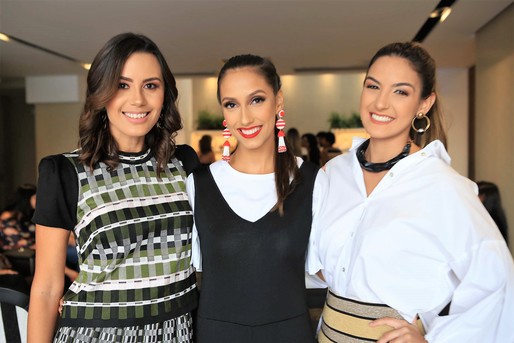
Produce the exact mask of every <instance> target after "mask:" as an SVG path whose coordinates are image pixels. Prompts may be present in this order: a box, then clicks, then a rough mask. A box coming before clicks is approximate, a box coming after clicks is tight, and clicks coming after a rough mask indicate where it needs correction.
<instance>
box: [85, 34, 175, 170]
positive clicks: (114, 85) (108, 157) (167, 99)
mask: <svg viewBox="0 0 514 343" xmlns="http://www.w3.org/2000/svg"><path fill="white" fill-rule="evenodd" d="M136 52H144V53H149V54H152V55H154V56H155V57H156V58H157V61H158V62H159V65H160V66H161V72H162V77H163V81H164V104H163V107H162V113H161V116H160V118H159V125H155V126H154V127H153V128H152V129H151V130H150V132H148V134H147V135H146V136H145V144H146V146H147V147H148V148H151V149H152V151H153V153H154V155H155V158H156V159H157V175H159V174H160V172H161V171H162V170H163V168H164V166H165V165H166V164H167V163H168V161H169V159H170V158H171V156H173V154H174V152H175V147H176V146H175V137H176V135H177V131H178V130H180V129H181V128H182V120H181V118H180V114H179V112H178V109H177V106H176V100H177V97H178V91H177V86H176V82H175V77H174V76H173V74H172V73H171V70H170V68H169V67H168V64H167V63H166V60H165V58H164V56H163V55H162V53H161V51H160V50H159V48H158V47H157V45H156V44H155V43H154V42H153V41H152V40H150V39H149V38H148V37H146V36H143V35H140V34H134V33H122V34H119V35H117V36H114V37H113V38H111V39H110V40H109V41H108V42H107V43H106V44H105V45H104V46H103V47H102V49H101V50H100V51H99V52H98V54H97V55H96V57H95V59H94V60H93V63H92V64H91V69H90V70H89V73H88V75H87V93H86V101H85V104H84V110H83V112H82V114H81V116H80V121H79V148H81V153H80V161H81V162H82V163H84V164H85V165H88V166H89V167H90V168H91V169H93V167H94V165H95V164H96V163H98V162H104V163H105V164H107V166H108V168H109V169H110V170H112V169H114V168H116V166H117V165H118V164H119V157H118V154H119V148H118V144H117V142H116V140H115V139H114V137H113V136H112V135H111V133H110V130H109V120H108V119H107V112H106V109H105V106H106V105H107V103H108V102H109V101H110V100H111V99H112V98H113V97H114V96H115V95H116V92H117V90H118V84H119V80H120V76H121V72H122V69H123V66H124V64H125V62H126V61H127V59H128V58H129V57H130V56H131V55H132V54H133V53H136Z"/></svg>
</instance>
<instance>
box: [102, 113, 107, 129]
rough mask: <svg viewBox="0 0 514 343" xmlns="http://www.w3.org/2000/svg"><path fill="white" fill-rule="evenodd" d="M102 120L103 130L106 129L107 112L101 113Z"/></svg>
mask: <svg viewBox="0 0 514 343" xmlns="http://www.w3.org/2000/svg"><path fill="white" fill-rule="evenodd" d="M102 122H103V123H104V130H107V113H104V114H103V115H102Z"/></svg>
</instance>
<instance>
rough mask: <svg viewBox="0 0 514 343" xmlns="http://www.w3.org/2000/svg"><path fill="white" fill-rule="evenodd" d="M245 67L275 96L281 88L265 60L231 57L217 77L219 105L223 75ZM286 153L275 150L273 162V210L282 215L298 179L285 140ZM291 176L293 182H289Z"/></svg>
mask: <svg viewBox="0 0 514 343" xmlns="http://www.w3.org/2000/svg"><path fill="white" fill-rule="evenodd" d="M245 67H251V68H254V69H255V70H256V71H257V72H258V73H259V74H261V75H262V76H263V77H264V79H265V80H266V82H267V83H268V84H269V85H270V86H271V88H272V89H273V94H275V95H277V94H278V92H279V91H280V88H281V87H282V83H281V81H280V76H279V75H278V73H277V70H276V69H275V66H274V65H273V63H272V62H271V61H270V60H269V59H266V58H263V57H261V56H256V55H238V56H234V57H231V58H230V59H229V60H228V61H227V62H225V64H224V65H223V67H222V68H221V70H220V72H219V75H218V91H217V95H218V102H219V103H220V104H221V97H220V84H221V81H222V80H223V77H224V76H225V73H226V72H227V71H228V70H231V69H240V68H245ZM277 133H278V129H277V128H275V135H274V136H275V144H276V145H278V137H277ZM285 143H286V147H287V151H286V152H283V153H278V150H277V149H275V154H274V162H275V188H276V190H277V204H276V205H275V207H274V208H273V210H278V211H279V213H280V214H281V215H282V214H283V213H284V201H285V200H286V198H287V196H288V195H289V194H291V193H292V192H293V190H294V188H295V186H296V184H297V183H298V181H299V179H300V173H299V170H298V164H297V162H296V157H295V155H294V154H293V152H292V150H291V147H290V146H289V143H288V142H287V139H286V140H285ZM291 176H293V181H292V182H291Z"/></svg>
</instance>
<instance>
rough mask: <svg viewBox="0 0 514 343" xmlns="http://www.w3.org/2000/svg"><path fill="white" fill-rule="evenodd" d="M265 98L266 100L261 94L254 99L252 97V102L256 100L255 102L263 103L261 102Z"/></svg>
mask: <svg viewBox="0 0 514 343" xmlns="http://www.w3.org/2000/svg"><path fill="white" fill-rule="evenodd" d="M264 100H265V99H264V98H263V97H261V96H256V97H255V98H253V99H252V103H254V102H255V103H257V104H259V103H261V102H264Z"/></svg>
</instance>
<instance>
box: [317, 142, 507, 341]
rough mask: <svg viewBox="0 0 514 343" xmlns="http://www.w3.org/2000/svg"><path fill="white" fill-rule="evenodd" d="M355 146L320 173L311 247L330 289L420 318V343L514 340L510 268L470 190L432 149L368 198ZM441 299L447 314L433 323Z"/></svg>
mask: <svg viewBox="0 0 514 343" xmlns="http://www.w3.org/2000/svg"><path fill="white" fill-rule="evenodd" d="M361 142H362V140H359V141H358V142H355V143H357V144H355V143H354V146H353V147H352V149H351V150H350V153H348V154H345V155H342V156H339V157H336V158H334V159H333V160H331V161H329V162H328V163H327V165H326V173H327V175H328V177H329V183H330V188H329V190H328V196H327V199H325V207H324V209H323V210H322V213H321V218H322V221H321V222H320V223H319V225H320V227H322V228H323V229H322V230H320V231H318V233H319V236H317V237H313V238H312V239H311V241H312V246H311V248H313V249H312V250H316V251H317V253H318V256H319V259H317V260H316V261H315V263H316V266H317V267H318V269H320V270H322V271H323V275H324V276H325V279H326V281H327V284H328V285H329V287H330V289H331V290H332V291H333V292H334V293H336V294H338V295H340V296H343V297H347V298H351V299H355V300H360V301H364V302H371V303H382V304H387V305H389V306H390V307H392V308H394V309H396V310H398V311H399V312H400V314H401V315H402V316H403V317H404V318H405V320H407V321H409V322H412V320H413V318H414V317H415V316H416V315H419V317H420V318H421V319H422V321H423V323H424V326H425V329H426V330H427V334H426V336H425V338H426V339H427V340H428V341H429V342H437V343H443V342H514V264H513V261H512V256H511V254H510V252H509V250H508V248H507V246H506V244H505V241H504V240H503V238H502V236H501V235H500V232H499V230H498V229H497V227H496V225H495V223H494V221H493V220H492V219H491V217H490V216H489V214H488V213H487V211H486V210H485V209H484V207H483V205H482V203H481V202H480V200H479V199H478V196H477V187H476V185H475V184H474V183H473V182H471V181H470V180H468V179H466V178H464V177H462V176H461V175H459V174H458V173H457V172H456V171H454V170H453V169H452V168H451V167H450V166H449V164H450V158H449V156H448V154H447V152H446V150H445V149H444V146H443V144H442V143H441V142H439V141H434V142H432V143H430V144H429V145H428V146H426V147H425V148H424V149H422V150H421V151H418V152H416V153H413V154H412V155H410V156H408V157H406V158H404V159H402V160H401V161H399V162H398V163H397V164H396V165H395V166H394V167H393V168H392V169H391V170H390V171H389V172H388V173H387V174H386V175H385V176H384V178H383V179H382V180H381V181H380V183H379V184H378V185H377V186H376V188H375V189H374V190H373V192H372V193H371V194H370V195H369V196H367V195H366V189H365V185H364V179H363V173H362V170H361V168H360V165H359V163H358V161H357V158H356V154H355V151H356V146H357V145H359V144H360V143H361ZM312 267H314V266H312ZM450 301H451V308H450V315H448V316H438V314H439V312H440V311H441V310H442V309H443V308H444V307H445V305H447V304H448V303H449V302H450Z"/></svg>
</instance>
